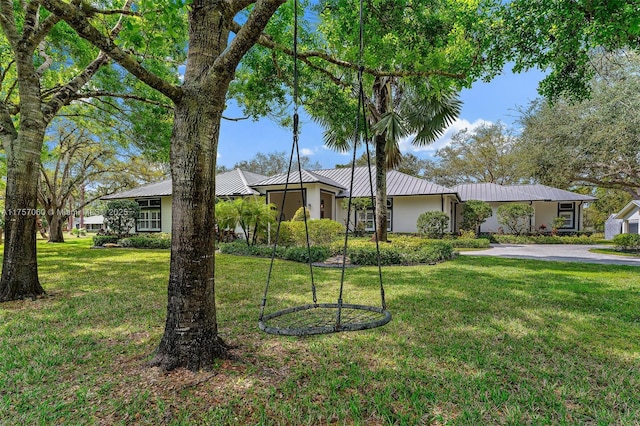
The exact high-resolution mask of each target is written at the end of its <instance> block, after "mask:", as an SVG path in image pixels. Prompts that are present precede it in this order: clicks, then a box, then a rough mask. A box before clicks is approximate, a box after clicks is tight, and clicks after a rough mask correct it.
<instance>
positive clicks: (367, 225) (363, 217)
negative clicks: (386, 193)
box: [358, 198, 393, 232]
mask: <svg viewBox="0 0 640 426" xmlns="http://www.w3.org/2000/svg"><path fill="white" fill-rule="evenodd" d="M392 216H393V200H392V199H391V198H387V231H391V218H392ZM374 220H375V219H374V216H373V209H367V211H366V212H363V211H360V212H358V222H364V229H365V230H366V231H367V232H373V231H374V226H373V225H374Z"/></svg>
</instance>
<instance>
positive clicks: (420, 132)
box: [316, 77, 462, 241]
mask: <svg viewBox="0 0 640 426" xmlns="http://www.w3.org/2000/svg"><path fill="white" fill-rule="evenodd" d="M356 93H357V92H356ZM371 93H372V94H371V98H370V99H365V105H366V107H367V111H368V115H367V118H368V123H369V126H370V128H371V130H372V133H373V135H372V136H373V145H374V148H375V168H376V179H375V185H376V228H377V238H378V241H387V215H388V212H387V170H391V169H394V168H395V167H397V166H398V165H399V164H400V162H401V160H402V153H401V152H400V140H402V139H403V138H406V137H409V136H411V135H415V136H414V137H413V139H412V141H411V143H412V144H414V145H417V146H425V145H428V144H430V143H432V142H434V141H435V140H437V139H438V138H439V137H440V136H442V135H443V134H444V131H445V130H446V128H447V127H449V125H451V123H453V121H455V119H456V118H457V117H458V115H459V114H460V109H461V106H462V103H461V101H460V100H459V99H458V96H457V93H456V92H438V91H436V90H433V88H432V87H431V86H430V85H429V83H428V82H427V81H426V80H423V81H420V82H415V81H414V82H406V81H402V80H400V79H398V78H395V77H376V78H375V80H374V83H373V86H372V90H371ZM316 120H317V121H318V122H319V123H320V124H321V125H323V126H324V127H325V129H326V130H325V134H324V142H325V144H326V145H327V146H328V147H330V148H333V149H336V150H340V151H346V150H348V149H349V147H350V142H349V140H348V137H346V135H348V134H349V131H345V126H344V125H343V126H341V127H340V128H339V129H337V128H335V127H333V126H331V121H329V120H324V119H323V118H322V117H317V118H316ZM346 127H348V126H346ZM351 135H353V132H351Z"/></svg>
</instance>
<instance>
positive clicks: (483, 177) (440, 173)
mask: <svg viewBox="0 0 640 426" xmlns="http://www.w3.org/2000/svg"><path fill="white" fill-rule="evenodd" d="M515 141H516V139H515V138H514V137H513V136H512V135H511V134H510V133H509V132H508V131H507V129H506V127H505V126H504V125H502V124H500V123H494V124H483V125H481V126H480V127H478V128H476V129H473V130H469V129H464V130H461V131H459V132H458V133H456V134H455V135H453V137H452V139H451V144H449V145H448V146H446V147H444V148H441V149H439V150H438V151H436V154H435V157H436V158H438V162H431V163H429V166H428V167H427V168H426V171H425V174H424V177H425V179H428V180H430V181H432V182H436V183H438V184H440V185H443V186H448V187H451V186H456V185H459V184H461V183H473V182H484V183H497V184H500V185H513V184H517V183H521V182H522V181H523V180H524V181H526V180H528V178H529V176H527V171H526V169H525V168H524V166H523V165H522V157H521V155H520V153H519V152H518V151H517V150H516V143H515Z"/></svg>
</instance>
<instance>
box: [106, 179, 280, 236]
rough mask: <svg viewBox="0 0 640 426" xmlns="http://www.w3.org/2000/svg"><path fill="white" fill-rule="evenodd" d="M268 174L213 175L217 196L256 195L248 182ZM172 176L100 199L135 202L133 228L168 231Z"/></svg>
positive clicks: (169, 226)
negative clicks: (137, 208)
mask: <svg viewBox="0 0 640 426" xmlns="http://www.w3.org/2000/svg"><path fill="white" fill-rule="evenodd" d="M266 177H267V176H264V175H260V174H257V173H251V172H247V171H244V170H240V169H235V170H231V171H229V172H226V173H220V174H218V175H216V196H217V197H218V198H222V199H226V200H233V199H235V198H238V197H247V196H258V195H260V193H259V192H258V191H256V190H254V189H252V188H251V187H250V186H249V185H250V184H252V183H254V182H257V181H259V180H263V179H265V178H266ZM171 194H172V187H171V179H166V180H163V181H162V182H158V183H151V184H148V185H144V186H140V187H138V188H134V189H131V190H128V191H124V192H119V193H116V194H111V195H106V196H104V197H102V200H119V199H131V200H135V201H137V202H138V205H139V206H140V216H139V218H138V222H137V223H136V228H135V232H165V233H170V232H171Z"/></svg>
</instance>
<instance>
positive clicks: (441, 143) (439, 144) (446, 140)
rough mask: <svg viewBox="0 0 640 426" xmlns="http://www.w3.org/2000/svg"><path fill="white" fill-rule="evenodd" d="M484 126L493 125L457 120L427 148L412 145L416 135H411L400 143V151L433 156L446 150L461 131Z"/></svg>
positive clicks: (479, 121)
mask: <svg viewBox="0 0 640 426" xmlns="http://www.w3.org/2000/svg"><path fill="white" fill-rule="evenodd" d="M483 124H491V122H490V121H486V120H482V119H478V120H476V121H474V122H473V123H470V122H469V121H467V120H464V119H457V120H456V121H454V122H453V123H452V124H451V125H450V126H449V127H448V128H447V130H446V131H445V132H444V134H443V135H442V136H441V137H440V138H438V139H437V140H436V141H435V142H433V143H432V144H429V145H425V146H416V145H413V144H411V141H412V140H413V138H414V137H415V135H411V136H408V137H406V138H404V139H402V140H401V141H400V143H399V145H400V151H401V152H404V153H407V152H423V153H426V154H428V155H433V154H434V153H435V152H436V151H437V150H439V149H440V148H444V147H445V146H447V145H449V144H450V143H451V138H452V137H453V135H455V134H456V133H458V132H459V131H460V130H464V129H468V130H470V131H473V130H475V129H476V128H478V127H480V126H482V125H483Z"/></svg>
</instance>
